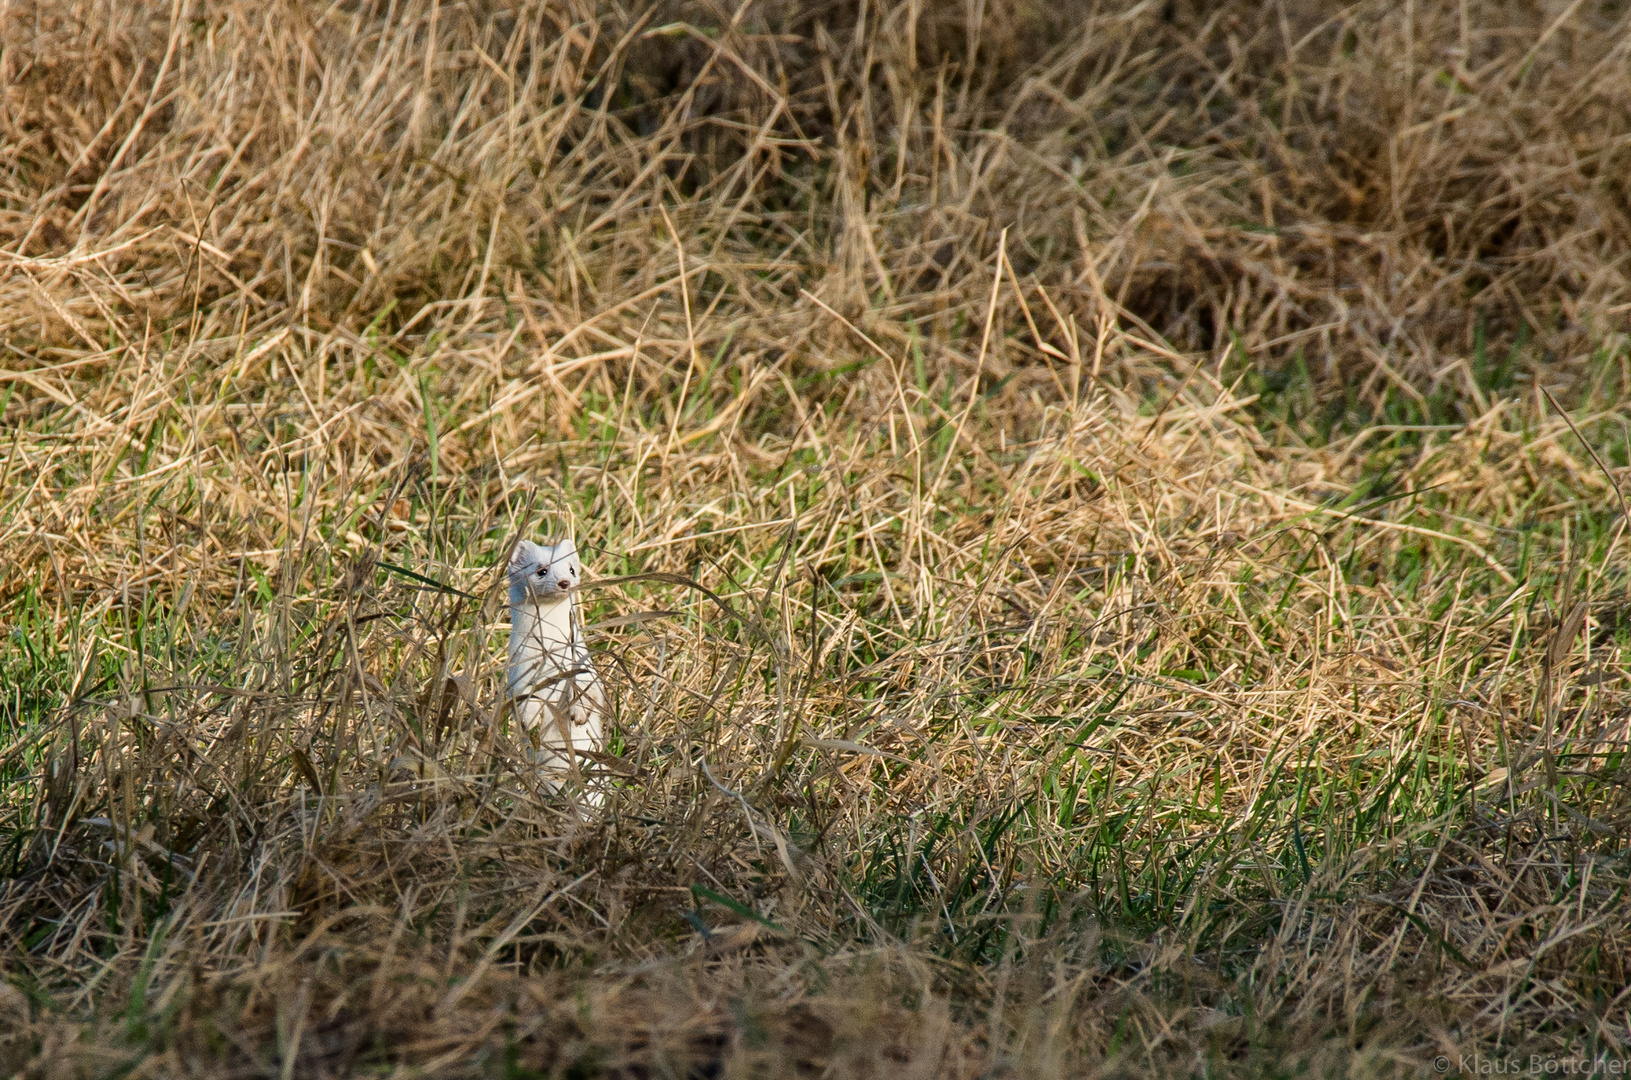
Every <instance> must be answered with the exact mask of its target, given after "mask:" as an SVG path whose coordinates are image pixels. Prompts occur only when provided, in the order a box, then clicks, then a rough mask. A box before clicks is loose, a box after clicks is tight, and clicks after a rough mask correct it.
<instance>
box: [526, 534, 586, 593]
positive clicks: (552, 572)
mask: <svg viewBox="0 0 1631 1080" xmlns="http://www.w3.org/2000/svg"><path fill="white" fill-rule="evenodd" d="M582 584H583V564H582V563H580V562H579V561H578V549H577V547H576V546H575V545H574V544H573V543H572V541H571V540H562V541H560V542H559V543H557V544H534V543H533V542H532V541H530V540H523V541H521V542H520V543H519V544H517V545H515V553H514V554H513V555H511V556H510V601H511V602H512V603H533V604H556V603H559V602H560V601H562V600H566V599H568V598H569V597H571V595H572V594H573V593H574V592H576V591H577V590H578V587H579V586H580V585H582Z"/></svg>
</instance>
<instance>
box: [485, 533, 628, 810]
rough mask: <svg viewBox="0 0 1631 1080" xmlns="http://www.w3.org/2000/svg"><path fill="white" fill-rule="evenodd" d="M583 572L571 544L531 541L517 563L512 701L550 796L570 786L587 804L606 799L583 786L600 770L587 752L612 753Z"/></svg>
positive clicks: (513, 571)
mask: <svg viewBox="0 0 1631 1080" xmlns="http://www.w3.org/2000/svg"><path fill="white" fill-rule="evenodd" d="M582 584H583V566H582V564H581V563H580V562H579V561H578V549H577V547H576V546H575V545H574V544H573V543H572V541H571V540H562V541H561V542H560V543H557V544H554V545H553V546H545V545H542V544H534V543H532V542H531V541H528V540H523V541H521V542H520V543H519V544H517V545H516V547H515V553H514V554H513V555H512V556H511V557H510V679H509V692H510V698H511V699H512V700H513V702H514V705H515V715H516V718H517V719H518V720H519V721H520V724H521V727H522V729H523V730H524V731H525V732H526V735H527V739H528V741H529V742H530V743H531V744H532V757H533V760H534V761H535V762H537V764H538V772H539V775H540V777H541V778H542V779H543V783H544V786H545V788H546V789H547V790H549V791H558V790H560V789H561V787H562V786H563V785H564V784H566V783H567V782H568V781H569V780H572V779H576V781H577V783H576V784H575V785H574V786H575V787H576V788H577V789H578V790H579V792H581V794H580V796H579V797H580V798H581V799H582V800H583V802H584V803H585V804H587V805H589V806H596V807H598V806H599V805H600V804H601V796H600V793H599V792H597V791H595V790H593V789H592V788H589V787H586V786H585V785H584V784H583V777H584V775H585V772H586V770H587V769H588V768H589V767H590V766H591V765H592V762H591V761H590V760H589V759H588V758H586V757H585V756H583V751H585V750H592V751H600V750H601V749H603V748H604V745H605V744H604V741H603V734H602V729H601V720H602V717H603V715H604V714H605V711H606V693H605V690H604V688H603V687H602V686H601V684H600V677H599V676H598V675H597V674H596V673H595V665H594V661H593V660H592V659H591V658H590V656H589V648H588V646H587V645H586V644H585V642H584V638H583V621H582V618H581V617H580V615H579V613H578V599H577V592H578V588H579V587H580V586H581V585H582Z"/></svg>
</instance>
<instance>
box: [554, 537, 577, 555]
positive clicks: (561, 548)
mask: <svg viewBox="0 0 1631 1080" xmlns="http://www.w3.org/2000/svg"><path fill="white" fill-rule="evenodd" d="M577 554H578V547H577V545H576V544H574V543H573V542H572V538H571V537H567V538H566V539H565V540H562V541H561V542H560V543H558V544H556V545H555V550H554V552H553V553H552V555H551V558H553V559H571V558H576V557H577Z"/></svg>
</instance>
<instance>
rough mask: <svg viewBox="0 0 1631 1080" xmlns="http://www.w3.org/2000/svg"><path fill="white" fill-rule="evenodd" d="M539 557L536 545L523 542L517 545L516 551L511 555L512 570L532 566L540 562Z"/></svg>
mask: <svg viewBox="0 0 1631 1080" xmlns="http://www.w3.org/2000/svg"><path fill="white" fill-rule="evenodd" d="M538 555H539V552H538V545H537V544H534V543H533V542H532V541H531V540H522V541H521V542H520V543H518V544H516V545H515V550H514V551H513V552H511V553H510V569H511V570H520V569H523V568H524V567H528V566H531V565H533V564H534V563H536V562H538Z"/></svg>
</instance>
